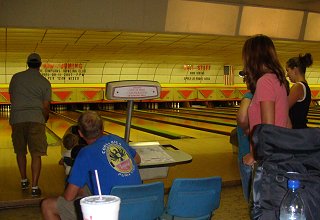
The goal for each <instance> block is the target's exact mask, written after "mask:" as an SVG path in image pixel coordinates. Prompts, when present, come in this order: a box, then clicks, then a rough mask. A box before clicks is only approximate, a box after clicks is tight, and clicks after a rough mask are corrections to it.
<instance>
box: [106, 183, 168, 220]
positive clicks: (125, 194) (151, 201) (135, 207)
mask: <svg viewBox="0 0 320 220" xmlns="http://www.w3.org/2000/svg"><path fill="white" fill-rule="evenodd" d="M110 194H111V195H115V196H118V197H120V199H121V203H120V211H119V220H137V219H139V220H153V219H157V218H159V217H160V216H161V215H162V213H163V208H164V200H163V199H164V184H163V183H162V182H155V183H149V184H139V185H125V186H114V187H113V188H112V189H111V193H110Z"/></svg>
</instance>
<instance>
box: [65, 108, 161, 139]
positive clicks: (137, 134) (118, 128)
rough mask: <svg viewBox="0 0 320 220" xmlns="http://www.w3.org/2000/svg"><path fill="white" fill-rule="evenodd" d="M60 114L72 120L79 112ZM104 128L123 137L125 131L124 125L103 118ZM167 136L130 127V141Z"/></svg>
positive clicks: (76, 117)
mask: <svg viewBox="0 0 320 220" xmlns="http://www.w3.org/2000/svg"><path fill="white" fill-rule="evenodd" d="M60 113H61V114H62V115H65V116H67V117H69V118H72V119H73V120H75V121H76V120H77V119H78V117H79V116H80V113H78V112H74V111H63V112H60ZM103 125H104V129H105V131H106V132H108V133H112V134H115V135H118V136H120V137H124V133H125V126H123V125H119V124H116V123H113V122H109V121H106V120H104V121H103ZM166 139H167V138H165V137H161V136H158V135H154V134H150V133H147V132H144V131H140V130H137V129H130V141H133V142H142V141H159V140H166Z"/></svg>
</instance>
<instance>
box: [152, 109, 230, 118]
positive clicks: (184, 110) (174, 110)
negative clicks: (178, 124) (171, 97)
mask: <svg viewBox="0 0 320 220" xmlns="http://www.w3.org/2000/svg"><path fill="white" fill-rule="evenodd" d="M148 111H150V112H168V113H170V114H174V113H177V114H178V113H183V114H187V115H188V116H189V117H193V116H194V115H200V116H208V117H214V118H222V119H231V120H232V121H235V120H236V114H227V115H226V114H221V113H218V114H216V113H214V112H208V111H205V112H204V111H200V112H199V111H194V109H187V108H183V109H179V108H175V109H151V110H148Z"/></svg>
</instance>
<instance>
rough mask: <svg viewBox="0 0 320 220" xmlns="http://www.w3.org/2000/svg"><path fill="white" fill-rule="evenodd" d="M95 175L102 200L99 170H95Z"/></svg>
mask: <svg viewBox="0 0 320 220" xmlns="http://www.w3.org/2000/svg"><path fill="white" fill-rule="evenodd" d="M94 173H95V175H96V181H97V186H98V192H99V197H100V200H102V195H101V188H100V182H99V176H98V170H94Z"/></svg>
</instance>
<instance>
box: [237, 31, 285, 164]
mask: <svg viewBox="0 0 320 220" xmlns="http://www.w3.org/2000/svg"><path fill="white" fill-rule="evenodd" d="M242 59H243V64H244V72H245V73H246V75H247V79H248V84H249V89H250V91H251V92H252V93H253V99H252V101H251V104H250V106H249V109H248V116H249V127H250V133H251V134H252V132H253V130H254V127H255V126H256V125H257V124H274V125H277V126H281V127H287V126H288V124H290V123H289V120H288V119H289V116H288V112H289V105H288V94H289V82H288V81H287V79H286V77H285V71H284V69H283V68H282V66H281V64H280V62H279V60H278V57H277V53H276V50H275V47H274V44H273V42H272V40H271V39H270V38H269V37H267V36H265V35H256V36H254V37H251V38H249V39H248V40H247V41H246V42H245V43H244V46H243V49H242ZM243 162H244V163H245V164H247V165H253V164H254V162H255V160H254V157H253V153H252V146H251V152H250V153H249V154H247V155H245V156H244V157H243Z"/></svg>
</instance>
